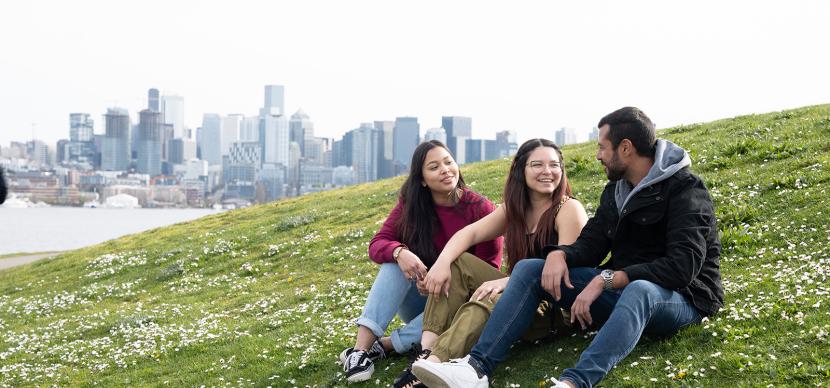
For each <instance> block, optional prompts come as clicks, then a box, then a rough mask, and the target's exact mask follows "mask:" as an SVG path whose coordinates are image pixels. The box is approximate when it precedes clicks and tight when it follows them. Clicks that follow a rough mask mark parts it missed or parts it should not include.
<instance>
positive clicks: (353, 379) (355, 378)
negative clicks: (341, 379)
mask: <svg viewBox="0 0 830 388" xmlns="http://www.w3.org/2000/svg"><path fill="white" fill-rule="evenodd" d="M372 373H375V366H374V365H372V367H370V368H369V369H367V370H365V371H363V372H358V373H355V374H353V375H351V376H349V377H346V381H348V382H350V383H359V382H361V381H366V380H369V379H370V378H372Z"/></svg>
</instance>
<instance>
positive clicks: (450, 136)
mask: <svg viewBox="0 0 830 388" xmlns="http://www.w3.org/2000/svg"><path fill="white" fill-rule="evenodd" d="M441 127H443V128H444V131H445V132H446V134H447V141H446V143H444V144H446V145H447V148H449V149H450V153H452V154H453V156H454V157H455V160H456V161H458V162H459V163H464V152H463V151H464V145H465V142H466V141H467V139H470V138H472V136H473V119H472V118H470V117H464V116H442V117H441Z"/></svg>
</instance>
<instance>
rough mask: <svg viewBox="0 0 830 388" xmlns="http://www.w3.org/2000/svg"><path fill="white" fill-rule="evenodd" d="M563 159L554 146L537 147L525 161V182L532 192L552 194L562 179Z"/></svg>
mask: <svg viewBox="0 0 830 388" xmlns="http://www.w3.org/2000/svg"><path fill="white" fill-rule="evenodd" d="M561 163H562V161H561V160H559V154H558V153H557V152H556V150H555V149H553V148H552V147H536V149H534V150H533V151H532V152H531V153H530V156H528V158H527V163H525V184H526V185H527V188H528V189H530V191H531V193H532V194H542V195H545V196H548V197H549V196H550V195H551V194H553V192H554V191H555V190H556V188H557V187H559V182H560V181H562V165H561Z"/></svg>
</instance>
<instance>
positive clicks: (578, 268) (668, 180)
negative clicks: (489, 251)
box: [412, 107, 723, 387]
mask: <svg viewBox="0 0 830 388" xmlns="http://www.w3.org/2000/svg"><path fill="white" fill-rule="evenodd" d="M598 126H599V149H598V150H597V155H596V157H597V159H598V160H599V161H600V162H601V163H602V165H603V166H604V167H605V173H606V175H607V176H608V180H609V181H610V182H609V183H608V184H607V185H606V186H605V189H604V191H603V192H602V196H601V198H600V204H599V208H598V209H597V212H596V215H595V216H594V217H592V218H591V219H590V220H589V221H588V224H587V225H586V226H585V228H584V229H583V230H582V233H581V234H580V236H579V238H578V239H577V240H576V242H574V243H573V244H572V245H561V246H556V245H552V246H547V247H545V250H544V252H545V254H546V255H547V256H546V259H544V260H542V259H526V260H521V261H519V262H518V264H517V265H516V267H515V268H514V270H513V274H512V276H511V277H510V281H509V283H508V285H507V288H506V289H505V291H504V293H503V295H502V297H501V299H500V300H499V302H498V303H497V304H496V306H495V309H494V310H493V313H492V315H491V316H490V319H489V321H488V322H487V325H486V326H485V328H484V332H483V333H482V334H481V337H480V338H479V341H478V343H477V344H476V345H475V347H473V349H472V351H471V352H470V354H469V355H468V356H467V357H465V358H463V359H460V360H456V361H453V362H445V363H440V364H439V363H433V362H429V361H417V362H416V363H415V364H414V365H413V368H412V369H413V373H414V374H415V375H416V376H417V377H418V378H419V379H421V381H422V382H424V383H425V384H426V385H427V386H429V387H486V386H487V385H488V381H489V380H488V379H489V377H490V376H492V373H493V370H494V369H495V367H496V365H497V364H498V363H499V362H501V361H503V360H504V359H505V357H506V356H507V352H508V350H509V349H510V345H511V344H512V343H513V341H515V340H516V339H518V338H519V337H521V335H522V333H524V332H525V330H526V329H527V327H528V325H529V324H530V323H531V321H532V319H533V315H534V311H535V309H536V307H537V306H538V305H539V302H540V301H541V300H543V299H547V300H550V301H552V302H554V303H556V304H558V305H559V306H560V307H562V308H565V309H570V311H571V321H572V322H578V323H579V324H580V325H581V326H582V327H583V328H586V327H588V326H589V325H593V324H596V325H600V324H601V325H602V327H601V328H600V329H599V331H598V332H597V335H596V337H594V339H593V341H591V344H590V345H589V346H588V348H587V349H585V351H584V352H583V353H582V355H581V356H580V358H579V361H578V362H577V364H576V366H574V367H573V368H568V369H566V370H565V371H564V372H563V373H562V375H561V376H560V379H559V380H560V381H558V382H557V385H556V386H558V387H591V386H593V385H595V384H597V383H598V382H599V381H600V380H602V378H603V377H605V375H606V374H607V373H608V371H610V370H611V368H612V367H614V365H616V364H617V363H618V362H620V361H621V360H622V359H623V358H625V356H627V355H628V354H629V353H630V352H631V350H632V349H634V346H635V345H636V344H637V342H638V341H639V340H640V337H641V336H642V334H643V333H646V334H652V335H658V336H669V335H672V334H674V333H676V332H677V331H678V330H680V329H682V328H683V327H685V326H688V325H690V324H695V323H699V322H700V321H701V319H702V318H703V317H705V316H710V315H712V314H714V313H715V312H717V311H718V309H720V308H721V307H722V306H723V290H722V286H721V280H720V264H719V256H720V241H719V240H718V228H717V223H716V220H715V215H714V209H713V205H712V199H711V197H710V196H709V192H708V191H707V190H706V187H705V186H704V184H703V182H702V181H701V180H700V178H698V177H697V176H695V175H694V174H692V173H691V172H689V165H690V164H691V161H690V159H689V156H688V154H687V153H686V151H684V150H683V149H682V148H680V147H678V146H677V145H675V144H673V143H671V142H669V141H666V140H663V139H660V140H657V139H656V135H655V131H654V124H653V123H652V122H651V120H650V119H649V118H648V117H647V116H646V115H645V114H644V113H643V112H642V111H640V110H639V109H637V108H631V107H627V108H622V109H620V110H617V111H615V112H613V113H611V114H609V115H607V116H605V117H603V118H602V120H600V122H599V125H598ZM609 251H610V252H611V257H610V259H609V260H608V262H606V263H604V264H603V265H600V264H601V263H602V262H603V260H604V259H605V258H606V256H607V255H608V252H609ZM597 267H599V268H597Z"/></svg>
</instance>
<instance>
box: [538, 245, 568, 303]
mask: <svg viewBox="0 0 830 388" xmlns="http://www.w3.org/2000/svg"><path fill="white" fill-rule="evenodd" d="M563 281H564V284H565V287H568V288H574V286H573V285H571V278H570V276H568V264H566V263H565V252H562V251H553V252H551V253H548V257H547V259H545V267H544V268H543V269H542V288H544V289H545V291H547V292H548V294H551V295H553V298H554V299H556V300H557V301H559V299H561V298H562V291H561V288H560V286H561V285H562V284H563Z"/></svg>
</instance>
